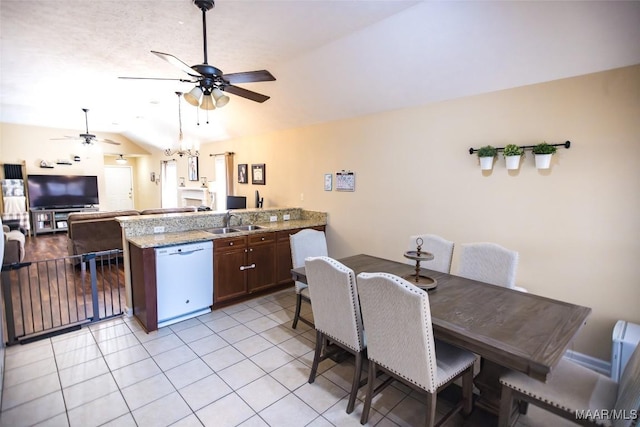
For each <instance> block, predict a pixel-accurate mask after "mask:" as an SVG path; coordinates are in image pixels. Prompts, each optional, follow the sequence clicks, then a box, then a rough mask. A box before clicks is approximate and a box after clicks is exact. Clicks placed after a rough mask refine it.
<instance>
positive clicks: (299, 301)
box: [291, 294, 302, 329]
mask: <svg viewBox="0 0 640 427" xmlns="http://www.w3.org/2000/svg"><path fill="white" fill-rule="evenodd" d="M301 305H302V295H300V294H296V314H294V316H293V324H292V325H291V327H292V328H293V329H295V328H296V326H298V319H299V318H300V307H301Z"/></svg>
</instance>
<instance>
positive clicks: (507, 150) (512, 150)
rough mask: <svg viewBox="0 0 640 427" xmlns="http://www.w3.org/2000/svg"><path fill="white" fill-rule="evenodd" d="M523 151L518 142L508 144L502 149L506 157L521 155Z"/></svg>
mask: <svg viewBox="0 0 640 427" xmlns="http://www.w3.org/2000/svg"><path fill="white" fill-rule="evenodd" d="M522 152H523V150H522V148H520V147H518V146H517V145H516V144H508V145H507V146H506V147H504V149H503V150H502V154H504V156H505V157H508V156H521V155H522Z"/></svg>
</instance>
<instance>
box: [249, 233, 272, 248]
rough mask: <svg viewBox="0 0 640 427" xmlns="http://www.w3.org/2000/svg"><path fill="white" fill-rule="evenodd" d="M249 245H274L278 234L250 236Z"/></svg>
mask: <svg viewBox="0 0 640 427" xmlns="http://www.w3.org/2000/svg"><path fill="white" fill-rule="evenodd" d="M248 238H249V244H250V245H252V244H254V243H273V242H275V241H276V233H257V234H251V235H249V236H248Z"/></svg>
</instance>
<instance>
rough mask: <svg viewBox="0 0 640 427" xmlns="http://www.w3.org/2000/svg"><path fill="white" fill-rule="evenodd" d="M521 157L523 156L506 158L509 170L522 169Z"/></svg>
mask: <svg viewBox="0 0 640 427" xmlns="http://www.w3.org/2000/svg"><path fill="white" fill-rule="evenodd" d="M520 157H522V156H504V160H505V162H506V164H507V169H508V170H516V169H518V168H519V167H520Z"/></svg>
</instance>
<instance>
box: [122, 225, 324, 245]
mask: <svg viewBox="0 0 640 427" xmlns="http://www.w3.org/2000/svg"><path fill="white" fill-rule="evenodd" d="M326 224H327V223H326V221H324V220H319V219H299V220H291V221H278V222H267V223H259V224H255V225H259V226H260V227H263V228H260V229H259V230H251V231H238V232H233V233H226V234H213V233H208V232H206V231H204V230H188V231H179V232H174V233H157V234H145V235H142V236H133V237H130V238H128V239H127V240H128V241H129V242H130V243H131V244H133V245H135V246H137V247H139V248H143V249H144V248H156V247H161V246H172V245H181V244H185V243H194V242H202V241H206V240H215V239H224V238H227V237H238V236H245V235H249V234H258V233H268V232H275V231H285V230H291V229H295V228H307V227H316V226H319V225H326ZM231 228H233V225H232V226H231Z"/></svg>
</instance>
